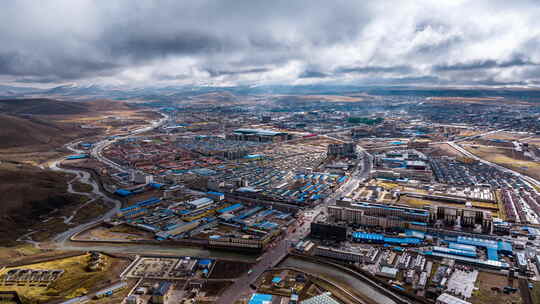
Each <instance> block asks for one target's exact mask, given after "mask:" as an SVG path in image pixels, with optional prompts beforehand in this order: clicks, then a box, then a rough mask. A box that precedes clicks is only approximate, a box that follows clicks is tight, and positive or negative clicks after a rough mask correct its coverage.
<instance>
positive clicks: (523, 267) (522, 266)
mask: <svg viewBox="0 0 540 304" xmlns="http://www.w3.org/2000/svg"><path fill="white" fill-rule="evenodd" d="M516 264H517V266H518V268H519V271H520V272H525V271H527V265H528V263H527V258H526V257H525V253H523V252H516Z"/></svg>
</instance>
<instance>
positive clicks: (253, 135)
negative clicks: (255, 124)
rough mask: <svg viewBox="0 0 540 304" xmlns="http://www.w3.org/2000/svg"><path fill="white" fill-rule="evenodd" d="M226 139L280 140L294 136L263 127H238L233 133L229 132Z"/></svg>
mask: <svg viewBox="0 0 540 304" xmlns="http://www.w3.org/2000/svg"><path fill="white" fill-rule="evenodd" d="M225 139H228V140H237V141H255V142H280V141H285V140H289V139H292V136H291V135H290V134H288V133H285V132H275V131H270V130H263V129H237V130H234V131H233V133H231V134H227V135H226V137H225Z"/></svg>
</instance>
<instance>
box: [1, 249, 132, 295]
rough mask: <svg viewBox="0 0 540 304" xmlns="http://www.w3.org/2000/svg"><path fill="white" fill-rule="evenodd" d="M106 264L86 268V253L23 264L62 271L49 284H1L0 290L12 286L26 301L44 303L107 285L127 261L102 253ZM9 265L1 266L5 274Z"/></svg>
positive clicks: (10, 288) (114, 278)
mask: <svg viewBox="0 0 540 304" xmlns="http://www.w3.org/2000/svg"><path fill="white" fill-rule="evenodd" d="M103 258H104V261H105V267H104V269H103V270H101V271H95V272H89V271H87V269H86V266H87V264H88V261H89V255H86V254H85V255H81V256H76V257H71V258H65V259H59V260H53V261H50V262H44V263H37V264H31V265H24V266H20V267H15V268H23V269H49V270H52V269H62V270H64V273H63V274H62V276H60V277H59V278H58V279H57V280H56V281H54V282H52V283H51V284H50V285H49V286H47V287H44V286H19V285H12V286H4V285H2V286H0V290H2V291H7V290H14V291H16V292H17V293H19V295H20V296H21V297H22V298H24V299H26V300H27V303H32V304H33V303H43V302H50V301H56V300H61V299H68V298H73V297H76V296H81V295H83V294H86V293H87V292H90V291H93V290H97V289H99V288H104V287H106V286H108V284H109V281H113V280H116V279H117V276H118V274H119V272H120V271H121V270H122V269H123V268H124V267H125V266H126V265H127V261H126V260H120V259H116V258H112V257H108V256H104V257H103ZM10 269H12V268H6V269H4V270H3V271H2V272H1V273H0V275H4V274H5V273H6V272H7V271H9V270H10Z"/></svg>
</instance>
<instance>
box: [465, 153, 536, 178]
mask: <svg viewBox="0 0 540 304" xmlns="http://www.w3.org/2000/svg"><path fill="white" fill-rule="evenodd" d="M464 148H465V149H466V150H467V151H469V152H471V153H473V154H475V155H476V156H478V157H480V158H482V159H485V160H487V161H490V162H492V163H496V164H498V165H501V166H503V167H506V168H509V169H512V170H515V171H517V172H520V173H522V174H525V175H529V176H531V177H533V178H537V179H540V163H536V162H534V161H530V160H525V159H518V157H520V156H519V155H517V154H515V155H514V156H512V155H513V153H512V151H510V150H509V149H503V148H499V147H486V146H474V147H473V146H464Z"/></svg>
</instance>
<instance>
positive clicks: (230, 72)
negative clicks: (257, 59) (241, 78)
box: [206, 68, 270, 77]
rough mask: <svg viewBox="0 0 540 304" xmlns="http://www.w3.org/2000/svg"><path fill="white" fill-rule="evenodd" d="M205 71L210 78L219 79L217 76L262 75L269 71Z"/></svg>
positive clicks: (256, 69) (255, 69)
mask: <svg viewBox="0 0 540 304" xmlns="http://www.w3.org/2000/svg"><path fill="white" fill-rule="evenodd" d="M206 71H207V72H208V73H209V74H210V75H211V76H212V77H219V76H225V75H241V74H253V73H264V72H268V71H270V69H267V68H254V69H247V70H214V69H207V70H206Z"/></svg>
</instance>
